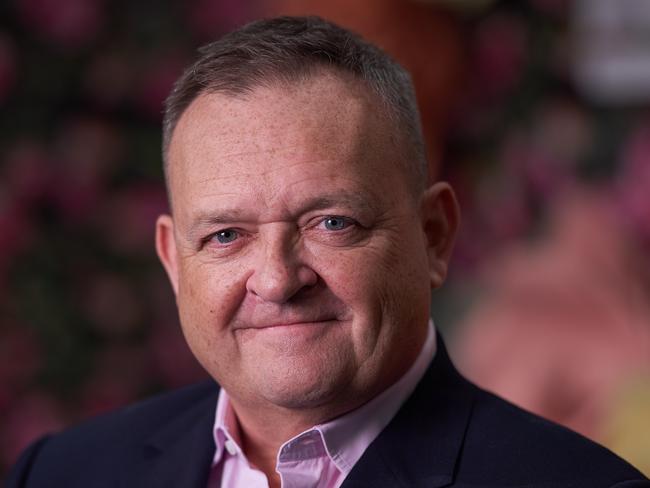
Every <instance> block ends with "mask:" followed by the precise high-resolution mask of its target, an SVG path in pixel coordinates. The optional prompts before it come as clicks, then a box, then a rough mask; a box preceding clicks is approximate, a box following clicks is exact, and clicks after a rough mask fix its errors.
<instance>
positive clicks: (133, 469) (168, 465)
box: [121, 383, 219, 488]
mask: <svg viewBox="0 0 650 488" xmlns="http://www.w3.org/2000/svg"><path fill="white" fill-rule="evenodd" d="M210 390H211V392H210V394H209V395H207V396H205V397H204V398H202V399H200V400H199V401H197V402H196V403H195V404H194V405H192V406H191V407H190V408H188V409H187V410H185V411H183V412H181V413H180V414H179V415H178V416H177V417H176V418H175V419H174V420H172V421H171V422H169V423H168V424H167V425H166V426H165V427H164V428H163V429H161V430H159V431H157V432H156V433H155V434H154V435H152V436H151V437H149V438H148V439H147V440H146V441H145V443H144V445H141V446H139V449H140V452H138V453H137V454H139V456H140V457H139V458H138V459H134V462H133V463H132V464H131V466H130V467H129V468H127V469H125V471H124V472H123V476H122V480H123V481H122V484H121V486H122V487H123V488H126V487H134V488H135V487H142V486H156V487H180V486H182V487H184V488H185V487H188V488H194V487H196V488H205V487H206V486H207V482H208V476H209V474H210V466H211V464H212V458H213V456H214V449H215V447H214V440H213V438H212V424H213V422H214V405H215V403H216V401H217V393H218V391H219V390H218V388H217V387H216V385H214V383H212V388H211V389H210Z"/></svg>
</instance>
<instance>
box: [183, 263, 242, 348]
mask: <svg viewBox="0 0 650 488" xmlns="http://www.w3.org/2000/svg"><path fill="white" fill-rule="evenodd" d="M229 268H234V267H231V266H228V267H225V266H216V265H215V264H214V263H209V262H204V261H201V260H197V259H193V260H192V261H189V260H188V261H187V262H184V263H183V265H182V267H181V272H180V276H179V292H178V308H179V313H180V315H181V322H182V325H183V327H184V328H192V329H195V330H196V332H195V333H201V334H202V335H205V336H206V337H210V336H212V335H214V334H215V333H218V332H220V331H222V330H223V329H225V326H226V324H227V323H228V322H229V320H230V319H231V317H232V315H233V314H234V313H235V310H236V308H237V305H238V303H239V302H240V301H241V297H242V296H243V293H245V286H243V285H242V283H243V281H244V280H243V278H242V277H240V276H238V275H237V274H236V272H235V269H229Z"/></svg>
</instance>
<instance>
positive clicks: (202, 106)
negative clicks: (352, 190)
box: [168, 72, 400, 200]
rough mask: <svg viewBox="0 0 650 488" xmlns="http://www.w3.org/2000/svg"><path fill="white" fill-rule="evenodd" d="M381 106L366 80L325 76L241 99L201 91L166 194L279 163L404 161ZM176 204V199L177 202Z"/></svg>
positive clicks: (172, 149)
mask: <svg viewBox="0 0 650 488" xmlns="http://www.w3.org/2000/svg"><path fill="white" fill-rule="evenodd" d="M395 132H396V131H395V130H394V128H393V126H392V124H391V123H390V122H389V121H388V117H387V116H386V111H385V109H384V108H383V105H382V103H381V102H380V101H379V100H378V97H376V96H375V95H374V94H373V93H371V92H370V91H369V90H368V89H367V87H365V86H364V85H363V83H361V82H358V81H357V80H353V79H346V78H345V77H341V76H337V75H334V74H330V73H327V72H324V73H322V74H320V75H319V76H313V77H310V78H308V79H304V80H300V81H297V82H295V83H291V84H279V83H275V84H270V85H268V86H260V87H257V88H255V89H252V90H251V91H249V92H247V93H244V94H241V95H237V96H234V95H226V94H221V93H214V94H202V95H200V96H199V97H197V99H195V100H194V101H193V102H192V103H191V104H190V106H189V107H188V108H187V109H186V110H185V112H184V113H183V115H182V116H181V118H180V120H179V122H178V124H177V126H176V128H175V130H174V133H173V136H172V140H171V143H170V146H169V153H168V162H169V168H168V178H169V181H168V183H169V190H170V191H171V192H175V191H176V190H177V189H178V187H179V186H181V187H187V186H192V185H193V184H194V183H196V181H197V180H201V179H202V178H204V177H205V175H206V174H208V173H210V174H214V173H215V171H216V172H218V173H219V174H220V175H221V176H224V177H236V176H237V174H240V173H247V172H249V171H260V170H267V171H268V170H273V162H274V161H283V160H296V161H299V160H301V158H309V157H311V158H319V157H321V158H329V159H337V160H339V161H341V162H346V164H360V163H361V160H366V159H368V158H370V157H372V159H373V160H374V162H373V164H375V165H378V166H381V164H387V162H389V161H390V163H391V164H393V163H394V160H395V159H396V158H399V157H400V154H399V153H400V151H399V144H398V143H397V137H396V134H395ZM172 200H173V198H172Z"/></svg>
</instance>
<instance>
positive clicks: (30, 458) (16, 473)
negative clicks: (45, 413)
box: [5, 436, 50, 488]
mask: <svg viewBox="0 0 650 488" xmlns="http://www.w3.org/2000/svg"><path fill="white" fill-rule="evenodd" d="M49 437H50V436H44V437H41V438H40V439H38V440H37V441H35V442H34V443H33V444H31V445H30V446H29V447H28V448H27V449H25V451H24V452H23V453H22V454H21V455H20V457H19V458H18V461H16V464H14V466H13V467H12V468H11V470H10V471H9V474H8V476H7V480H6V482H5V487H6V488H23V487H28V486H29V484H28V481H29V475H30V472H31V469H32V466H33V465H34V461H35V460H36V458H37V457H38V454H39V453H40V452H41V448H42V447H43V446H44V445H45V443H46V442H47V441H48V440H49Z"/></svg>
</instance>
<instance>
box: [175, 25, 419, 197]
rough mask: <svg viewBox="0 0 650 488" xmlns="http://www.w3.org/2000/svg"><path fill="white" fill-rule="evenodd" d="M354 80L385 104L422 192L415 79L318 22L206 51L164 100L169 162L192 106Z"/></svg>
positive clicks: (274, 28)
mask: <svg viewBox="0 0 650 488" xmlns="http://www.w3.org/2000/svg"><path fill="white" fill-rule="evenodd" d="M323 68H325V69H329V70H331V71H333V72H334V73H336V72H337V71H338V72H340V73H347V74H351V75H352V76H353V77H354V78H355V79H358V80H360V81H362V82H364V83H365V84H366V85H367V86H368V87H369V88H370V89H371V90H372V91H373V92H374V93H375V94H376V95H377V96H378V98H379V100H381V102H382V103H383V105H384V108H385V109H386V113H387V114H388V116H389V118H390V119H391V120H392V122H393V123H394V124H395V126H396V128H397V130H398V131H399V132H401V134H402V135H403V136H404V141H405V142H404V143H405V144H406V145H407V155H406V156H407V157H409V161H406V162H405V166H407V167H408V170H409V172H411V174H412V177H413V178H414V181H415V182H416V185H417V186H418V187H419V188H420V189H422V188H424V186H425V184H426V180H427V162H426V156H425V148H424V141H423V137H422V128H421V125H420V116H419V113H418V109H417V102H416V99H415V90H414V88H413V83H412V81H411V77H410V75H409V74H408V73H407V72H406V70H405V69H404V68H402V67H401V66H400V65H399V64H397V63H396V62H395V61H394V60H393V59H391V58H390V57H389V56H388V55H387V54H386V53H384V52H383V51H381V50H380V49H379V48H377V47H375V46H374V45H372V44H370V43H368V42H366V41H364V40H363V39H362V38H361V37H359V36H358V35H356V34H354V33H352V32H350V31H348V30H346V29H343V28H341V27H339V26H338V25H335V24H333V23H331V22H328V21H325V20H323V19H321V18H319V17H276V18H272V19H266V20H259V21H255V22H251V23H250V24H247V25H245V26H243V27H241V28H240V29H238V30H235V31H233V32H231V33H229V34H226V35H225V36H223V37H222V38H221V39H219V40H218V41H215V42H212V43H210V44H207V45H205V46H203V47H201V48H199V57H198V59H197V60H196V61H195V63H194V64H193V65H192V66H190V67H189V68H188V69H187V70H186V71H185V72H184V73H183V74H182V75H181V77H180V78H179V79H178V80H177V81H176V83H175V84H174V87H173V89H172V91H171V93H170V95H169V97H168V98H167V100H166V101H165V112H164V118H163V159H164V161H165V164H164V166H165V177H166V179H167V178H168V168H167V165H168V162H167V154H168V150H169V144H170V141H171V138H172V134H173V131H174V128H175V127H176V124H177V123H178V120H179V119H180V117H181V116H182V114H183V112H184V111H185V110H186V109H187V107H188V106H189V105H190V104H191V103H192V101H193V100H194V99H196V98H197V97H198V96H199V95H201V94H204V93H223V94H226V95H232V96H237V95H242V94H246V93H249V92H251V91H252V90H253V89H255V88H257V87H260V86H270V85H272V84H273V83H277V82H280V83H286V84H291V83H295V82H297V81H299V80H301V79H306V78H309V76H310V75H314V74H315V73H316V72H317V71H318V70H319V69H323Z"/></svg>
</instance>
